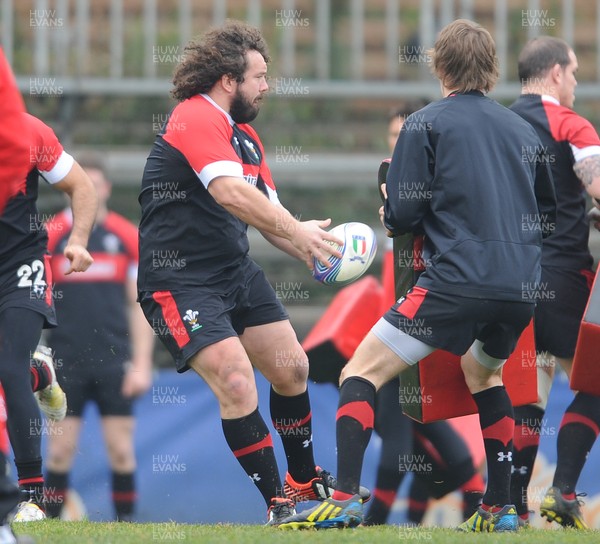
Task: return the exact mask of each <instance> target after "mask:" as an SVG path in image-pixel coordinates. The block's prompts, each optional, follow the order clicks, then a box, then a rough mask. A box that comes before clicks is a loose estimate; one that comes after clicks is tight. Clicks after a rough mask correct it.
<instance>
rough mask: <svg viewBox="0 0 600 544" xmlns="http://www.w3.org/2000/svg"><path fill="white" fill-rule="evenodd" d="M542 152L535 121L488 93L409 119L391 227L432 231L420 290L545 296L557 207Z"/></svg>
mask: <svg viewBox="0 0 600 544" xmlns="http://www.w3.org/2000/svg"><path fill="white" fill-rule="evenodd" d="M523 149H532V150H533V151H532V153H533V154H534V156H533V158H532V160H527V161H526V160H523V158H522V154H523ZM535 150H537V151H535ZM536 153H540V154H541V141H540V138H539V137H538V135H537V134H536V132H535V130H533V128H532V127H531V125H529V124H528V123H527V122H526V121H524V120H523V119H522V118H521V117H519V116H518V115H517V114H515V113H513V112H511V111H510V110H509V109H507V108H505V107H503V106H501V105H500V104H498V103H497V102H495V101H494V100H491V99H489V98H487V97H485V96H484V95H483V94H482V93H480V92H478V91H471V92H469V93H455V94H453V95H450V96H448V97H446V98H444V99H442V100H439V101H437V102H433V103H431V104H429V105H427V106H425V108H423V109H421V110H419V111H418V112H415V113H414V114H412V115H410V116H409V117H408V118H407V119H406V122H405V123H404V125H403V127H402V130H401V132H400V136H399V138H398V141H397V143H396V148H395V149H394V154H393V156H392V162H391V164H390V169H389V172H388V174H387V194H388V198H387V200H386V203H385V224H386V227H387V228H388V229H389V230H391V231H392V232H393V233H394V234H403V233H406V232H413V233H415V234H425V238H424V246H423V262H424V263H425V264H426V269H425V271H424V272H423V273H422V274H421V275H420V276H419V279H418V280H417V283H416V284H417V285H418V286H420V287H423V288H424V289H428V290H431V291H437V292H440V293H445V294H454V295H459V296H463V297H474V298H488V299H491V300H504V301H518V302H531V303H533V302H535V293H536V290H537V289H538V287H536V286H537V284H538V283H539V278H540V273H541V265H540V261H541V246H542V234H543V232H544V230H545V229H547V226H545V225H548V224H550V225H551V224H552V223H553V221H554V215H555V206H556V202H555V195H554V189H553V186H552V180H551V174H550V169H549V168H548V165H547V164H546V163H544V162H543V161H542V160H540V157H539V156H538V155H537V154H536ZM529 218H531V220H530V219H529ZM529 222H530V223H531V224H532V226H533V228H525V227H524V223H529ZM527 226H529V225H528V224H527Z"/></svg>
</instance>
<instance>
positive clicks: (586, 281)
mask: <svg viewBox="0 0 600 544" xmlns="http://www.w3.org/2000/svg"><path fill="white" fill-rule="evenodd" d="M593 279H594V273H593V272H592V271H591V270H569V269H563V268H553V267H549V266H543V267H542V276H541V282H540V286H541V289H540V290H539V292H538V293H537V305H536V309H535V318H534V328H535V347H536V349H537V351H544V352H549V353H551V354H552V355H554V356H556V357H561V358H565V359H570V358H572V357H573V356H574V355H575V345H576V344H577V335H578V334H579V327H580V325H581V319H582V317H583V313H584V311H585V306H586V304H587V301H588V298H589V296H590V289H591V286H592V281H593Z"/></svg>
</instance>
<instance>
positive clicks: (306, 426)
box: [270, 387, 316, 483]
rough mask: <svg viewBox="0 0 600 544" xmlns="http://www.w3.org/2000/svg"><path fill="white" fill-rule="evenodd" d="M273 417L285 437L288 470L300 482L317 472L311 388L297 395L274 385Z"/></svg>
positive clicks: (278, 431) (281, 434) (282, 437)
mask: <svg viewBox="0 0 600 544" xmlns="http://www.w3.org/2000/svg"><path fill="white" fill-rule="evenodd" d="M270 404H271V419H272V420H273V426H274V427H275V430H276V431H277V434H278V435H279V436H280V437H281V442H282V443H283V449H284V451H285V457H286V459H287V464H288V472H289V473H290V475H291V476H292V478H293V479H294V481H296V482H298V483H306V482H309V481H310V480H312V479H313V478H314V477H315V476H316V472H315V459H314V455H313V446H312V413H311V410H310V399H309V397H308V389H307V390H306V391H304V393H301V394H300V395H296V396H293V397H286V396H284V395H280V394H279V393H277V392H276V391H275V390H274V389H273V387H271V403H270Z"/></svg>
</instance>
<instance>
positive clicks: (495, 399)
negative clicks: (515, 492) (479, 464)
mask: <svg viewBox="0 0 600 544" xmlns="http://www.w3.org/2000/svg"><path fill="white" fill-rule="evenodd" d="M473 400H474V401H475V404H477V408H478V410H479V424H480V425H481V433H482V435H483V445H484V448H485V457H486V460H487V473H488V481H487V489H486V491H485V493H484V495H483V505H484V506H488V507H491V506H500V507H503V506H504V505H506V504H509V501H510V473H511V471H512V448H513V435H514V432H515V419H514V415H513V407H512V404H511V402H510V398H509V396H508V394H507V393H506V389H505V388H504V386H503V385H499V386H495V387H490V388H489V389H485V390H484V391H480V392H479V393H475V394H473Z"/></svg>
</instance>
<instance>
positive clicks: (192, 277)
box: [138, 95, 279, 291]
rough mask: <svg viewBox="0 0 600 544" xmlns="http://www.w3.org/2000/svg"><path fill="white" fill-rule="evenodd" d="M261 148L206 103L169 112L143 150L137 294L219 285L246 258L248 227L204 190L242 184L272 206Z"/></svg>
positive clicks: (201, 98) (195, 101) (251, 134)
mask: <svg viewBox="0 0 600 544" xmlns="http://www.w3.org/2000/svg"><path fill="white" fill-rule="evenodd" d="M264 154H265V153H264V149H263V146H262V143H261V141H260V139H259V137H258V135H257V134H256V132H255V131H254V129H253V128H252V127H251V126H250V125H247V124H240V125H237V124H235V123H234V122H233V120H232V119H231V117H230V115H229V114H228V113H227V112H225V111H224V110H223V109H221V108H220V107H219V106H218V105H217V104H216V103H215V102H214V101H212V100H211V99H210V97H208V96H206V95H197V96H195V97H193V98H190V99H188V100H185V101H183V102H181V103H180V104H178V105H177V106H176V107H175V108H174V109H173V110H172V112H171V114H170V116H169V118H168V120H167V122H166V123H165V125H164V127H163V129H162V130H161V132H160V133H159V134H158V135H157V137H156V140H155V142H154V146H153V148H152V150H151V152H150V155H149V157H148V160H147V162H146V167H145V169H144V175H143V178H142V189H141V193H140V196H139V202H140V204H141V207H142V217H141V221H140V227H139V241H140V268H139V274H138V289H139V290H140V291H156V290H165V289H175V288H181V287H182V286H188V287H189V286H194V285H227V284H229V283H231V282H232V281H235V279H236V278H237V277H238V275H239V270H240V263H241V262H242V260H243V259H244V258H246V255H247V253H248V249H249V245H248V238H247V233H246V231H247V228H248V225H247V224H246V223H244V222H243V221H241V220H240V219H238V218H237V217H235V216H234V215H233V214H231V213H229V212H228V211H227V210H226V209H225V208H223V207H222V206H221V205H219V204H218V203H217V202H216V201H215V200H214V198H213V197H212V196H211V195H210V193H209V192H208V185H209V184H210V182H211V181H212V180H213V179H215V178H216V177H219V176H233V177H240V178H242V177H243V178H244V179H245V180H246V181H247V182H248V183H250V184H251V185H254V186H256V187H257V188H258V189H259V190H261V191H263V192H264V193H265V194H266V195H267V197H268V198H269V199H270V200H271V201H272V202H274V203H278V202H279V200H278V198H277V191H276V188H275V184H274V183H273V179H272V177H271V172H270V170H269V168H268V166H267V164H266V162H265V159H264Z"/></svg>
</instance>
